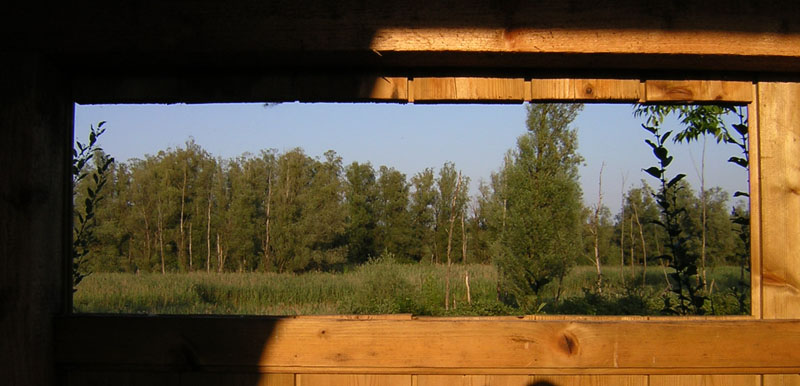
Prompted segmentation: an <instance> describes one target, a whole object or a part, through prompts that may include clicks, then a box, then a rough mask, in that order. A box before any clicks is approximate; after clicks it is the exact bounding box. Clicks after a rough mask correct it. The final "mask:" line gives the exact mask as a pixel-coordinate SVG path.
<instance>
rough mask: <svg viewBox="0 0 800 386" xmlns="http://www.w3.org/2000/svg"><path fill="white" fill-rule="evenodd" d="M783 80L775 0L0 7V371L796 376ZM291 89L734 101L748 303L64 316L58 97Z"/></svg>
mask: <svg viewBox="0 0 800 386" xmlns="http://www.w3.org/2000/svg"><path fill="white" fill-rule="evenodd" d="M798 74H800V7H797V5H796V4H795V2H794V1H791V0H770V1H754V0H743V1H734V2H731V1H726V0H709V1H702V2H685V1H683V2H682V1H662V2H654V3H653V2H642V1H640V0H608V1H602V0H601V1H598V0H576V1H554V2H534V1H528V2H524V1H522V2H520V1H510V2H492V1H481V0H465V1H460V2H453V1H449V0H441V1H440V0H424V1H421V0H419V1H418V0H400V1H394V2H385V3H381V4H380V5H379V6H375V5H370V4H369V2H363V1H360V0H342V1H327V0H296V1H232V2H220V1H215V0H208V1H207V0H200V1H192V2H185V1H170V0H166V1H157V2H95V1H73V2H63V3H56V4H52V3H48V2H44V1H41V0H31V1H27V2H13V3H11V4H6V5H4V6H3V8H2V10H1V11H0V102H2V103H0V128H2V133H3V137H2V141H0V148H1V149H2V151H0V161H2V162H1V163H0V164H1V165H2V166H3V168H2V171H0V382H2V383H4V384H10V385H52V384H68V385H87V384H88V385H105V384H122V385H140V384H141V385H151V384H154V385H159V384H187V385H188V384H209V385H210V384H234V385H256V384H259V385H260V384H263V385H285V384H301V385H314V384H321V385H384V384H388V385H395V384H404V385H406V384H408V385H412V386H413V385H450V384H463V385H479V384H481V385H483V384H492V385H540V386H545V385H610V384H630V385H642V384H649V385H666V384H678V385H744V384H747V385H750V384H753V385H757V384H763V385H800V378H798V375H797V374H798V372H800V359H798V356H797V355H798V354H797V353H796V351H797V350H796V349H795V348H796V347H800V338H799V337H798V334H800V332H799V331H798V328H800V327H798V326H800V311H799V310H800V307H799V306H800V274H798V270H799V269H800V198H799V197H798V196H800V185H798V181H800V161H798V157H797V154H800V116H798V115H799V114H800V113H799V112H798V111H800V110H799V109H798V106H800V83H798ZM687 79H689V80H687ZM290 100H305V101H378V102H393V103H409V102H413V103H435V102H440V101H452V102H458V103H469V102H475V101H484V102H503V103H520V102H522V101H527V100H531V101H547V100H580V101H609V102H619V103H629V102H635V101H644V102H666V103H670V102H681V101H699V102H714V101H728V102H735V103H741V104H748V106H749V112H750V123H751V126H752V127H754V128H755V129H756V131H755V132H756V133H757V135H753V136H751V145H752V147H751V152H752V155H753V158H752V160H751V177H752V179H751V186H752V188H753V189H752V197H751V203H752V211H753V212H752V213H753V217H752V218H753V221H754V222H753V227H752V229H753V235H752V240H753V245H752V250H753V267H754V271H753V291H754V292H753V304H754V307H753V315H752V316H751V317H748V318H746V319H739V320H732V319H725V320H722V319H714V320H680V321H676V320H670V319H655V320H635V319H625V320H623V319H597V318H577V317H574V318H560V319H559V318H556V319H550V320H544V321H542V320H534V319H536V318H523V319H521V320H518V319H508V318H498V319H480V320H471V319H466V320H464V319H462V320H444V319H438V320H427V319H414V318H410V317H392V318H388V319H387V318H373V319H370V318H366V319H365V318H355V319H353V318H317V319H313V318H311V319H308V318H300V319H268V318H267V319H263V318H191V317H184V318H179V317H171V318H170V317H138V318H129V317H121V316H114V317H110V316H106V317H102V316H73V315H69V310H68V309H66V305H68V304H69V302H70V299H69V298H70V295H71V292H70V285H69V283H68V282H67V280H65V279H66V278H67V277H68V272H69V260H68V258H67V257H68V253H69V252H68V251H69V238H70V237H69V229H70V217H71V213H70V211H71V209H70V206H71V200H70V179H69V170H70V164H69V156H70V154H69V152H68V150H67V149H69V144H70V142H71V132H72V115H71V108H72V104H73V102H81V103H136V102H149V103H171V102H190V103H191V102H236V101H290ZM698 332H699V333H701V334H699V333H698ZM685 336H691V337H692V338H691V339H688V340H687V339H683V338H682V337H685ZM223 338H225V339H223ZM228 338H229V339H228Z"/></svg>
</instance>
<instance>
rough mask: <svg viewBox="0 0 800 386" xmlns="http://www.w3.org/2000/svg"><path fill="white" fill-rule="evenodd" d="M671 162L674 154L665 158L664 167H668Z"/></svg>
mask: <svg viewBox="0 0 800 386" xmlns="http://www.w3.org/2000/svg"><path fill="white" fill-rule="evenodd" d="M671 163H672V156H669V157H667V159H666V160H664V167H665V168H666V167H667V166H669V164H671Z"/></svg>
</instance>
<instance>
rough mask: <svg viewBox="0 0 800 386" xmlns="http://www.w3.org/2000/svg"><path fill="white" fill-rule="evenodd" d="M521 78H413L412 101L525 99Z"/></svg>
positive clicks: (508, 100) (523, 80)
mask: <svg viewBox="0 0 800 386" xmlns="http://www.w3.org/2000/svg"><path fill="white" fill-rule="evenodd" d="M524 87H525V79H522V78H461V77H443V78H414V103H425V102H465V101H469V102H515V103H522V102H523V101H524V99H525V89H524Z"/></svg>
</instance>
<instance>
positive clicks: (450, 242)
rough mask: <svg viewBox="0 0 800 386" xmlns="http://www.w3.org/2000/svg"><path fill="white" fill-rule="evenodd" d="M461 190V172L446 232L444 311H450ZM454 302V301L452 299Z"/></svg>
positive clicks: (451, 204) (451, 202)
mask: <svg viewBox="0 0 800 386" xmlns="http://www.w3.org/2000/svg"><path fill="white" fill-rule="evenodd" d="M459 188H461V172H458V182H456V190H455V192H454V193H453V199H452V200H451V201H450V228H449V229H448V231H447V275H446V276H445V281H444V283H445V284H444V309H445V310H449V309H450V265H452V263H453V262H452V260H451V259H450V250H451V248H452V246H453V225H455V222H456V199H457V198H458V190H459ZM453 300H455V299H453Z"/></svg>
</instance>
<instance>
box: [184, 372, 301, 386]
mask: <svg viewBox="0 0 800 386" xmlns="http://www.w3.org/2000/svg"><path fill="white" fill-rule="evenodd" d="M180 384H181V385H185V386H217V385H225V386H294V385H295V382H294V374H260V373H240V372H185V373H180Z"/></svg>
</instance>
